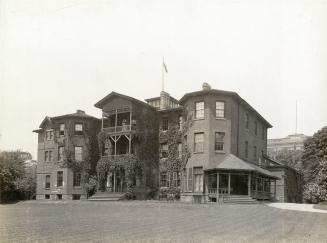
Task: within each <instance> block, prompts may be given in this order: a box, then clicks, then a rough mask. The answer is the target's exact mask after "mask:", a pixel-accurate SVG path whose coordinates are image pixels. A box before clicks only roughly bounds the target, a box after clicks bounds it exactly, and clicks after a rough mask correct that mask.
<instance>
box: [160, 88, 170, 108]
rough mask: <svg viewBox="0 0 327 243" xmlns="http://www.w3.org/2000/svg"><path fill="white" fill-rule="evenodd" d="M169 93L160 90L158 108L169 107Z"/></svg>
mask: <svg viewBox="0 0 327 243" xmlns="http://www.w3.org/2000/svg"><path fill="white" fill-rule="evenodd" d="M169 101H170V95H169V94H168V93H167V92H165V91H161V92H160V110H164V109H167V108H169Z"/></svg>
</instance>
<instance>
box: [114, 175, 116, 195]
mask: <svg viewBox="0 0 327 243" xmlns="http://www.w3.org/2000/svg"><path fill="white" fill-rule="evenodd" d="M114 192H116V170H114Z"/></svg>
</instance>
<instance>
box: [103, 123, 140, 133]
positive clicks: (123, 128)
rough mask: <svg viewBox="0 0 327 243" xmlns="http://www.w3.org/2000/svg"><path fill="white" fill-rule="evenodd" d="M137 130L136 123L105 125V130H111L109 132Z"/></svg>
mask: <svg viewBox="0 0 327 243" xmlns="http://www.w3.org/2000/svg"><path fill="white" fill-rule="evenodd" d="M134 130H136V126H135V125H122V126H116V127H104V128H103V131H106V132H109V133H115V132H130V131H134Z"/></svg>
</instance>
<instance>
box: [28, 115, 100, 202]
mask: <svg viewBox="0 0 327 243" xmlns="http://www.w3.org/2000/svg"><path fill="white" fill-rule="evenodd" d="M100 124H101V122H100V119H97V118H95V117H92V116H89V115H87V114H85V112H84V111H81V110H77V112H76V113H73V114H68V115H63V116H56V117H46V118H45V119H44V120H43V121H42V123H41V124H40V128H39V129H37V130H34V132H36V133H37V134H38V153H37V189H36V199H53V200H61V199H74V200H75V199H80V198H83V197H86V192H85V189H84V188H83V184H84V182H85V181H86V180H87V177H88V175H89V174H94V173H95V167H96V164H97V161H98V158H99V157H98V144H97V134H98V132H99V129H100Z"/></svg>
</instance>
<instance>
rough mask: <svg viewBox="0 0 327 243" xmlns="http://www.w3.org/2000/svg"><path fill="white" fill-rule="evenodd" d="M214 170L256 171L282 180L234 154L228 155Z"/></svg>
mask: <svg viewBox="0 0 327 243" xmlns="http://www.w3.org/2000/svg"><path fill="white" fill-rule="evenodd" d="M214 169H219V170H245V171H255V172H257V173H260V174H263V175H265V176H268V177H271V178H275V179H280V178H278V177H276V176H275V175H274V174H273V173H271V172H270V171H268V170H266V169H263V168H261V167H259V166H257V165H255V164H252V163H249V162H246V161H244V160H242V159H240V158H238V157H237V156H235V155H233V154H228V155H227V156H226V157H225V159H224V160H223V161H222V162H221V163H219V164H218V165H217V166H216V167H215V168H214Z"/></svg>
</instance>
